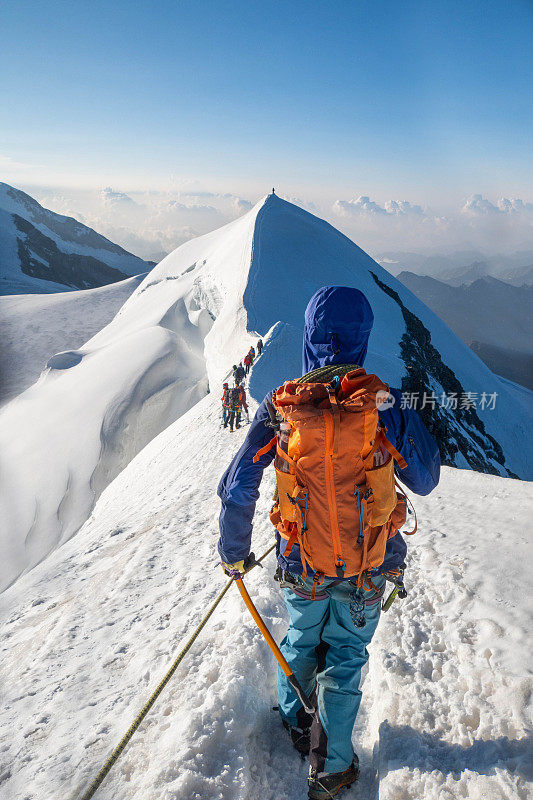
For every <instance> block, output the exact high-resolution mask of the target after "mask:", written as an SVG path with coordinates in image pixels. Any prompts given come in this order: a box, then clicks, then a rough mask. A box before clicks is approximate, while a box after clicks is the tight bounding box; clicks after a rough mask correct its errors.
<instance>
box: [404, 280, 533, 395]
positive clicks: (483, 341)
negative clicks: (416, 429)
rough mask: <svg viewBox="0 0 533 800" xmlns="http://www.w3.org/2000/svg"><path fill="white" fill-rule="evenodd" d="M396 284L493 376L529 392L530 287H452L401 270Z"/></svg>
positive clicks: (480, 283) (532, 344)
mask: <svg viewBox="0 0 533 800" xmlns="http://www.w3.org/2000/svg"><path fill="white" fill-rule="evenodd" d="M471 274H473V272H472V273H471ZM398 280H400V281H401V282H402V283H403V284H404V286H406V287H407V288H408V289H410V290H411V291H412V292H413V294H415V295H416V296H417V297H418V298H419V299H420V300H422V302H424V303H425V304H426V305H427V306H429V308H431V310H432V311H434V312H435V313H436V314H437V315H438V316H439V317H440V318H441V319H442V320H444V322H446V324H447V325H449V327H450V328H451V329H452V330H453V331H454V333H456V334H457V335H458V336H460V338H461V339H462V340H463V341H464V342H466V344H468V345H469V346H470V347H471V348H472V350H474V352H475V353H477V355H478V356H479V357H480V358H481V359H482V360H483V361H484V362H485V364H487V366H488V367H490V369H491V370H492V371H493V372H496V373H497V374H498V375H502V376H503V377H504V378H508V379H509V380H513V381H516V382H517V383H520V384H522V385H523V386H526V387H527V388H529V389H533V323H532V313H531V309H532V308H533V286H531V285H523V286H520V287H517V286H512V285H511V284H509V283H505V282H504V281H501V280H498V279H496V278H492V277H482V278H477V279H476V280H473V281H472V283H470V284H463V285H461V286H452V285H450V284H448V283H445V282H443V281H440V280H436V279H435V278H431V277H429V276H427V275H415V273H413V272H405V271H404V272H401V273H400V274H399V275H398Z"/></svg>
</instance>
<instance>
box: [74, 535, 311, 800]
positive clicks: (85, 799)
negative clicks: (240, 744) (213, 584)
mask: <svg viewBox="0 0 533 800" xmlns="http://www.w3.org/2000/svg"><path fill="white" fill-rule="evenodd" d="M275 546H276V545H275V544H273V545H272V546H271V547H269V548H268V550H267V551H266V552H265V553H263V555H262V556H261V558H259V559H258V560H257V561H255V560H254V562H253V563H252V564H250V566H249V567H248V569H247V570H246V572H249V571H250V570H252V569H253V568H254V567H255V566H257V565H258V564H260V563H261V561H263V559H265V558H266V557H267V556H268V555H269V553H271V552H272V550H274V548H275ZM233 581H234V579H233V578H231V580H229V581H228V582H227V584H226V585H225V586H224V588H223V589H222V591H221V592H220V594H219V595H218V597H217V598H216V600H215V601H214V603H213V605H212V606H211V607H210V609H209V611H208V612H207V614H206V615H205V617H204V618H203V619H202V621H201V622H200V624H199V625H198V627H197V628H196V629H195V631H194V633H193V634H192V636H191V637H190V638H189V640H188V641H187V644H186V645H185V647H184V648H183V649H182V650H181V652H180V653H179V654H178V656H177V657H176V659H175V660H174V662H173V664H172V666H171V667H170V669H169V670H168V672H167V673H166V675H165V676H164V678H163V679H162V680H161V681H160V683H159V684H158V685H157V687H156V689H155V691H154V692H153V693H152V694H151V695H150V697H149V698H148V700H147V701H146V703H145V704H144V706H143V707H142V708H141V710H140V711H139V713H138V714H137V716H136V717H135V719H134V720H133V722H132V724H131V725H130V727H129V728H128V730H127V731H126V733H125V734H124V736H123V737H122V739H121V740H120V742H119V743H118V744H117V746H116V747H115V748H114V750H113V752H112V753H111V755H110V756H109V758H108V759H107V760H106V761H105V763H104V764H103V766H102V768H101V769H100V771H99V772H98V774H97V775H96V777H95V778H94V780H93V781H92V783H91V784H90V786H89V787H88V788H87V789H86V791H85V792H84V794H82V796H81V797H80V800H90V798H91V797H93V796H94V794H95V793H96V791H97V790H98V788H99V786H100V785H101V784H102V783H103V781H104V780H105V778H106V776H107V774H108V773H109V772H110V770H111V768H112V767H113V765H114V764H115V763H116V762H117V761H118V759H119V758H120V756H121V755H122V753H123V751H124V749H125V748H126V745H127V744H128V742H129V741H130V739H131V738H132V736H133V734H134V733H135V731H136V730H137V728H138V727H139V726H140V724H141V722H142V721H143V720H144V718H145V717H146V715H147V714H148V712H149V711H150V709H151V708H152V706H153V705H154V703H155V701H156V700H157V698H158V697H159V695H160V694H161V692H162V691H163V689H164V688H165V686H166V685H167V683H168V682H169V680H170V679H171V678H172V676H173V675H174V673H175V672H176V670H177V668H178V667H179V665H180V664H181V662H182V661H183V659H184V658H185V656H186V655H187V653H188V652H189V650H190V649H191V647H192V645H193V644H194V642H195V641H196V639H197V638H198V636H199V634H200V633H201V631H202V630H203V628H204V627H205V625H206V623H207V621H208V620H209V618H210V617H211V616H212V614H213V612H214V611H215V609H216V607H217V606H218V605H219V603H220V601H221V600H222V598H223V597H224V595H225V594H226V592H227V591H228V589H229V588H230V586H231V584H232V583H233ZM241 583H242V581H241ZM243 588H244V587H243ZM245 591H246V590H245ZM251 602H252V601H251V600H250V603H251ZM252 605H253V604H252ZM258 616H259V615H258ZM274 644H275V642H274ZM276 646H277V645H276ZM282 658H283V656H282ZM287 666H288V665H287ZM289 669H290V667H289ZM287 677H289V676H287ZM289 680H290V678H289ZM295 681H296V679H295ZM291 685H292V686H294V690H295V691H296V687H295V685H294V684H293V683H292V682H291ZM298 686H299V684H298Z"/></svg>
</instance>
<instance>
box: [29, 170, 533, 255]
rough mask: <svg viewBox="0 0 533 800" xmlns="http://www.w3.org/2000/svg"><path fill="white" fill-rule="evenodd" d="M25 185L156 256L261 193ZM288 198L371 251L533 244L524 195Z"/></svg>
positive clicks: (530, 209) (491, 249) (242, 209)
mask: <svg viewBox="0 0 533 800" xmlns="http://www.w3.org/2000/svg"><path fill="white" fill-rule="evenodd" d="M21 188H24V189H25V190H26V191H28V192H29V193H30V194H33V196H34V197H36V198H37V199H38V200H39V202H41V203H42V204H43V205H45V206H46V207H48V208H51V209H52V210H53V211H57V212H59V213H61V214H66V215H69V216H73V217H76V218H77V219H79V220H80V221H81V222H83V223H85V224H86V225H90V226H91V227H92V228H95V230H97V231H99V232H100V233H103V234H104V235H105V236H107V237H108V238H109V239H111V240H113V241H115V242H117V243H118V244H120V245H122V246H123V247H125V248H126V249H127V250H130V251H131V252H133V253H136V254H137V255H139V256H141V257H142V258H146V259H149V260H154V261H157V260H160V259H161V258H162V257H163V256H164V255H165V254H167V253H169V252H171V251H172V250H174V249H175V248H176V247H178V246H179V245H180V244H183V242H186V241H188V240H189V239H192V238H194V237H195V236H200V235H202V234H204V233H208V232H209V231H211V230H214V229H215V228H218V227H220V226H221V225H224V224H225V223H227V222H230V221H231V220H232V219H235V218H236V217H239V216H241V215H242V214H244V213H246V212H247V211H249V210H250V208H252V206H253V204H254V203H255V202H256V201H257V199H258V198H256V197H242V196H240V195H237V194H234V193H232V192H214V191H210V190H208V189H205V188H202V187H200V186H198V185H194V184H193V185H185V186H182V187H180V188H179V189H176V190H175V191H170V192H162V191H146V192H145V191H138V192H133V191H130V192H127V193H126V192H124V191H121V189H120V188H119V187H112V186H107V187H105V188H104V189H102V190H101V191H95V190H79V191H76V190H70V189H68V190H63V191H61V192H58V191H57V190H56V189H53V188H49V189H46V188H42V187H33V191H32V187H21ZM285 199H286V200H289V201H290V202H292V203H295V204H296V205H299V206H301V207H303V208H305V209H306V210H308V211H310V212H311V213H313V214H317V215H318V216H320V217H323V218H324V219H326V220H328V222H330V223H331V224H332V225H335V227H337V228H339V229H340V230H341V231H342V232H343V233H345V234H346V235H347V236H349V237H350V238H351V239H353V240H354V241H355V242H356V243H357V244H359V245H360V246H361V247H362V248H363V249H365V250H367V251H368V252H369V253H370V254H372V255H376V254H380V253H383V252H384V251H388V250H410V251H414V252H426V253H427V252H452V251H454V250H462V249H473V248H475V249H477V250H480V251H481V252H484V253H487V254H489V253H506V252H507V253H510V252H513V251H515V250H518V249H533V203H531V202H529V201H528V200H524V199H522V198H516V197H514V198H509V197H501V198H499V199H496V198H492V199H491V198H487V197H484V196H483V195H481V194H472V195H470V196H469V197H466V198H464V199H463V200H462V201H461V202H460V203H458V204H457V207H456V208H455V209H452V210H450V209H446V211H443V210H441V209H434V208H430V207H428V206H424V205H423V204H420V203H416V202H413V201H411V200H405V199H388V200H382V201H378V200H377V199H375V198H372V197H371V196H370V195H355V196H354V197H352V198H348V199H342V198H339V199H336V200H333V201H324V200H320V199H318V198H302V197H294V196H291V195H289V196H286V197H285Z"/></svg>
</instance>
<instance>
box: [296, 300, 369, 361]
mask: <svg viewBox="0 0 533 800" xmlns="http://www.w3.org/2000/svg"><path fill="white" fill-rule="evenodd" d="M373 324H374V315H373V313H372V309H371V308H370V303H369V302H368V300H367V299H366V297H365V296H364V294H363V293H362V292H360V291H359V289H351V288H350V287H348V286H323V287H322V288H321V289H319V290H318V291H317V292H315V294H314V295H313V296H312V298H311V299H310V301H309V303H308V306H307V308H306V310H305V327H304V340H303V357H302V363H303V367H302V374H304V375H305V374H306V373H307V372H311V371H312V370H314V369H318V367H324V366H326V365H327V364H357V365H358V366H360V367H362V366H363V362H364V360H365V358H366V351H367V348H368V337H369V336H370V331H371V330H372V325H373Z"/></svg>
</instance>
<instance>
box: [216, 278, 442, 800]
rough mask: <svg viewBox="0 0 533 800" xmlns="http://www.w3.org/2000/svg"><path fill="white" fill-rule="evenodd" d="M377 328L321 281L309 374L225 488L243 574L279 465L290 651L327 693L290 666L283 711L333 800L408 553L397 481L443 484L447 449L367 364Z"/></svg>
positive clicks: (285, 394)
mask: <svg viewBox="0 0 533 800" xmlns="http://www.w3.org/2000/svg"><path fill="white" fill-rule="evenodd" d="M373 321H374V316H373V313H372V310H371V308H370V305H369V303H368V301H367V299H366V297H365V296H364V295H363V294H362V293H361V292H360V291H359V290H357V289H353V288H347V287H343V286H325V287H323V288H322V289H319V290H318V291H317V292H316V293H315V294H314V295H313V297H312V298H311V300H310V301H309V304H308V306H307V310H306V312H305V326H304V336H303V372H304V373H305V374H304V375H303V377H302V378H299V379H296V380H291V381H288V382H287V383H285V384H284V385H283V386H281V387H279V388H278V389H276V390H275V391H273V392H271V393H269V394H268V395H267V397H266V398H265V399H264V400H263V402H262V403H261V405H260V406H259V409H258V410H257V413H256V414H255V417H254V419H253V421H252V425H251V427H250V429H249V431H248V435H247V436H246V439H245V441H244V444H243V445H242V447H241V448H240V450H239V451H238V453H237V454H236V456H235V457H234V458H233V460H232V462H231V463H230V465H229V467H228V468H227V470H226V472H225V473H224V475H223V477H222V479H221V481H220V484H219V486H218V495H219V497H220V499H221V501H222V511H221V514H220V540H219V545H218V550H219V553H220V557H221V560H222V566H223V569H224V571H225V572H226V573H227V574H228V575H231V576H241V575H242V574H243V573H244V562H245V560H246V559H247V557H248V556H249V554H250V546H251V536H252V520H253V516H254V511H255V504H256V501H257V498H258V496H259V492H258V488H259V484H260V482H261V478H262V476H263V471H264V470H265V469H266V467H267V466H268V465H269V464H271V463H272V461H273V460H274V458H275V461H274V466H275V471H276V480H277V492H276V500H275V503H274V506H273V508H272V511H271V514H270V519H271V521H272V523H273V525H274V527H275V530H276V542H277V547H276V552H277V557H278V564H279V566H278V570H277V573H276V576H277V579H278V580H280V584H281V588H282V590H283V594H284V599H285V604H286V606H287V611H288V616H289V628H288V631H287V634H286V636H285V638H284V639H283V641H282V643H281V650H282V653H283V655H284V656H285V658H286V660H287V661H288V663H289V666H290V667H291V668H292V670H293V672H294V675H295V676H296V678H297V680H298V681H299V682H300V684H301V686H302V687H303V689H304V691H305V692H306V693H307V695H308V696H309V695H311V693H312V692H315V696H316V699H317V712H316V713H315V715H314V716H313V717H311V716H310V715H309V714H307V713H306V712H305V711H304V709H303V707H302V703H301V701H300V700H299V699H298V697H297V695H296V694H295V692H294V690H293V689H292V687H291V685H290V683H289V681H288V679H287V678H286V676H285V674H284V673H283V672H282V671H281V670H280V671H279V678H278V703H279V713H280V715H281V720H282V722H283V725H284V726H285V728H286V729H287V731H288V732H289V734H290V736H291V739H292V742H293V744H294V745H295V747H296V748H297V750H299V751H300V752H301V753H304V754H309V760H310V772H309V798H311V800H327V799H328V798H331V797H334V796H335V795H337V794H338V792H339V791H340V790H341V789H342V788H343V787H345V786H349V785H350V784H351V783H353V781H354V780H355V779H356V778H357V775H358V772H359V769H358V759H357V755H355V754H354V752H353V749H352V744H351V738H352V731H353V727H354V723H355V719H356V716H357V712H358V710H359V704H360V701H361V690H360V688H359V683H360V678H361V670H362V668H363V666H364V665H365V664H366V662H367V660H368V652H367V646H368V644H369V642H370V641H371V639H372V636H373V634H374V631H375V630H376V627H377V624H378V621H379V617H380V613H381V598H382V596H383V594H384V589H385V582H386V580H390V581H392V582H393V583H394V582H396V584H397V583H398V581H401V578H402V575H403V567H404V559H405V555H406V549H407V548H406V544H405V541H404V539H403V538H402V536H401V534H400V533H399V529H400V528H401V527H402V526H403V525H404V523H405V519H406V509H407V501H406V499H405V495H404V494H403V492H402V491H401V490H400V489H399V490H398V492H397V491H396V489H395V481H394V478H395V475H397V476H398V477H399V478H400V479H401V480H402V482H403V483H404V484H405V485H406V486H407V487H408V488H409V489H411V490H412V491H414V492H416V493H417V494H421V495H425V494H428V493H429V492H431V491H432V490H433V489H434V488H435V486H436V485H437V483H438V480H439V471H440V457H439V451H438V448H437V445H436V444H435V442H434V441H433V439H432V437H431V436H430V435H429V433H428V432H427V430H426V428H425V427H424V425H423V423H422V421H421V419H420V417H419V416H418V414H417V413H416V411H414V410H413V409H410V408H402V407H401V402H400V400H401V392H400V391H399V390H397V389H390V390H389V387H388V386H387V384H385V383H383V382H382V381H381V380H380V379H379V378H378V377H377V376H376V375H372V374H367V373H366V372H365V370H364V369H363V368H362V364H363V363H364V360H365V356H366V354H367V347H368V339H369V336H370V331H371V329H372V325H373ZM274 431H277V435H276V436H275V438H274V439H272V436H273V432H274ZM385 576H387V578H386V577H385ZM402 585H403V583H402Z"/></svg>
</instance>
